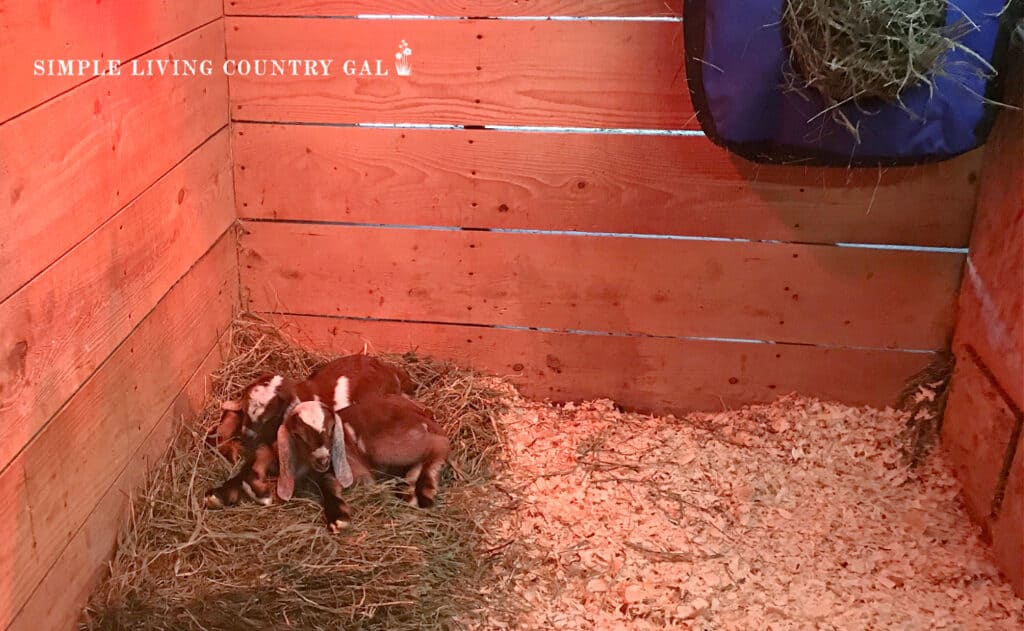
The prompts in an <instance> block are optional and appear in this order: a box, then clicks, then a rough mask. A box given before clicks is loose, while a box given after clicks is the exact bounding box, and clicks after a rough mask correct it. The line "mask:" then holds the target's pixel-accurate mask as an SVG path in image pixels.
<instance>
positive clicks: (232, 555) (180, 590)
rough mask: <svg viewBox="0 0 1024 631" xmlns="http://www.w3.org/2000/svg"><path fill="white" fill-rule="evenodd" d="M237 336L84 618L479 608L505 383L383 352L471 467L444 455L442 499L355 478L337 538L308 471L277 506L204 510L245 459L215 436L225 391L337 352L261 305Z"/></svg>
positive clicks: (184, 619)
mask: <svg viewBox="0 0 1024 631" xmlns="http://www.w3.org/2000/svg"><path fill="white" fill-rule="evenodd" d="M232 346H233V349H234V352H233V354H232V356H231V358H230V359H229V360H228V361H227V362H226V364H225V365H224V366H223V367H222V368H221V369H220V370H219V371H218V373H217V374H216V375H214V377H213V387H212V390H213V392H212V396H211V400H210V402H209V405H208V406H207V409H206V410H205V412H204V413H203V414H202V416H201V417H200V418H199V419H197V420H196V422H195V423H194V424H193V425H191V426H189V427H187V428H186V429H185V431H184V433H183V436H181V437H180V439H179V440H178V441H176V443H175V445H174V446H173V447H172V449H171V450H170V452H169V454H168V455H167V459H166V460H167V461H166V464H165V465H163V466H161V467H159V468H157V470H156V471H155V473H154V475H153V477H152V479H151V480H149V481H148V482H147V484H146V487H145V489H144V492H143V493H142V495H141V496H140V497H137V498H135V499H134V500H133V507H132V516H131V521H130V523H129V524H128V525H127V526H126V528H125V530H124V532H122V533H121V534H120V536H119V539H118V548H117V552H116V554H115V558H114V560H113V561H112V563H111V568H110V569H111V575H110V577H109V578H108V579H107V580H106V581H105V582H104V583H103V584H102V585H101V586H100V588H99V589H98V590H97V591H96V592H95V594H94V595H93V598H92V600H91V602H90V604H89V606H88V608H87V609H86V611H85V612H84V614H83V617H82V619H81V621H80V625H79V628H80V629H90V630H92V629H125V630H129V629H131V630H133V631H134V630H167V631H171V630H173V631H180V630H184V629H208V630H211V631H212V630H215V629H216V630H234V629H239V630H241V629H260V630H266V629H303V630H306V629H310V630H313V629H331V630H336V629H339V628H346V629H387V630H400V629H410V630H411V629H443V628H449V627H450V624H449V622H450V620H451V619H452V618H453V616H454V615H455V613H457V612H461V611H463V610H466V609H467V608H470V607H471V606H475V605H476V600H473V602H472V603H467V602H466V600H467V599H476V598H477V597H476V595H475V591H474V588H475V587H477V586H478V585H479V584H481V582H482V581H483V580H484V576H485V574H486V570H487V569H488V568H487V565H488V562H489V560H488V559H487V558H486V557H481V556H479V555H478V554H476V553H475V550H477V549H478V548H479V547H480V541H481V537H482V531H481V530H480V529H479V528H478V527H477V519H478V517H479V515H480V514H481V513H483V512H485V511H486V510H487V507H488V506H489V505H490V503H491V501H490V498H489V497H488V493H489V490H488V484H489V480H490V479H491V477H492V476H493V475H494V474H495V471H496V470H497V467H498V466H500V462H499V455H500V437H499V435H498V434H497V426H496V425H495V419H496V418H497V416H498V414H499V412H500V411H501V410H502V406H503V405H504V403H503V401H502V400H501V398H500V397H499V395H498V394H497V393H496V392H495V391H493V390H492V389H491V388H490V387H489V385H488V384H489V383H490V382H492V381H494V380H492V379H488V378H485V377H482V376H480V375H478V374H476V373H474V372H472V371H468V370H463V369H459V368H456V367H455V366H452V365H449V364H446V363H442V362H435V361H432V360H430V359H426V358H420V357H417V356H416V355H414V354H408V355H403V356H386V359H389V360H391V361H393V362H395V363H397V364H400V365H402V366H403V367H404V368H406V370H408V371H409V373H410V375H411V376H412V378H413V380H414V381H415V382H416V383H417V385H418V392H417V398H418V399H419V400H421V401H423V402H424V403H426V404H427V405H429V406H430V407H431V409H432V410H433V411H434V412H435V414H436V416H437V418H438V420H439V422H441V423H442V424H443V425H444V427H445V429H446V431H447V432H448V434H449V437H450V439H451V442H452V448H453V454H452V460H453V461H454V463H455V464H456V466H457V467H458V470H459V472H460V474H461V475H460V476H458V477H455V476H453V473H452V472H451V470H450V469H447V468H446V473H445V474H444V477H443V480H442V484H441V492H440V495H439V500H440V503H439V505H438V507H437V508H435V509H432V510H419V509H415V508H412V507H410V506H408V505H406V504H403V503H402V502H400V501H399V500H398V499H396V498H395V497H394V493H393V489H391V488H388V486H387V485H377V486H362V487H355V488H352V489H349V490H348V491H346V496H345V497H346V500H347V501H348V503H349V505H350V507H351V508H352V511H353V525H352V527H351V528H350V529H349V530H347V531H346V532H345V533H343V534H340V535H332V534H331V533H330V532H328V530H327V527H326V524H325V522H324V521H323V514H322V508H321V504H320V498H319V494H318V492H317V490H316V488H315V486H313V485H311V484H307V485H306V486H305V488H304V489H303V488H297V489H296V491H297V495H296V498H295V499H293V500H292V501H290V502H287V503H284V504H276V505H274V506H272V507H269V508H264V507H260V506H257V505H255V504H254V503H252V502H243V503H242V504H240V505H239V506H237V507H232V508H230V509H226V510H206V509H204V508H202V504H203V494H204V493H205V491H206V490H207V489H209V488H212V487H214V486H217V485H220V484H222V483H223V482H224V481H225V480H226V479H227V478H228V477H230V475H231V474H232V473H233V471H234V470H235V468H234V467H233V466H232V465H231V464H230V463H228V462H227V461H226V460H225V459H224V458H222V457H221V456H220V455H219V454H218V453H217V452H216V450H215V449H213V448H211V447H209V446H207V445H206V444H205V440H204V439H205V436H206V434H207V432H208V431H209V430H210V429H211V428H213V427H215V425H216V424H217V423H218V421H219V419H220V402H221V401H223V400H225V399H229V398H232V397H234V396H237V394H238V392H239V391H240V390H241V389H242V388H244V387H245V386H246V385H247V384H249V383H250V382H251V381H252V380H254V379H255V378H256V377H257V376H258V375H259V374H261V373H263V372H266V371H270V372H282V373H284V374H287V375H291V376H293V377H296V378H302V377H303V376H304V375H306V374H308V373H309V372H310V371H311V370H312V368H313V367H315V366H316V365H318V364H320V363H321V362H322V361H325V360H327V359H329V357H328V356H325V355H320V354H316V353H310V352H306V351H303V350H300V349H299V348H298V347H297V346H296V345H294V344H292V343H291V342H290V341H289V340H288V339H286V338H285V337H284V336H282V335H281V333H280V332H278V331H277V330H276V329H275V328H274V327H273V326H271V325H269V324H267V323H265V322H263V321H261V320H259V319H257V318H254V317H245V318H242V319H240V320H239V321H238V322H237V323H236V324H235V326H234V327H233V331H232ZM360 350H362V349H353V351H360Z"/></svg>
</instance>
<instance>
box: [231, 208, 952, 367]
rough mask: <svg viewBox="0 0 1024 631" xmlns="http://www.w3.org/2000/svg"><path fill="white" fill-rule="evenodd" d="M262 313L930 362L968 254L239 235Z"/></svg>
mask: <svg viewBox="0 0 1024 631" xmlns="http://www.w3.org/2000/svg"><path fill="white" fill-rule="evenodd" d="M244 226H245V229H246V232H247V233H248V234H246V235H245V236H244V237H243V238H242V250H241V258H240V264H241V273H242V279H243V284H244V286H245V288H246V290H247V291H248V293H249V296H250V298H251V304H252V307H253V308H254V309H255V310H258V311H276V312H285V313H297V314H305V315H342V316H357V317H372V318H382V319H397V320H418V321H430V322H449V323H473V324H488V325H513V326H530V327H548V328H553V329H558V330H562V329H565V330H587V331H607V332H618V333H642V334H649V335H664V336H673V337H676V336H686V337H716V338H743V339H757V340H774V341H782V342H799V343H809V344H825V345H836V346H865V347H875V348H912V349H937V348H942V347H945V346H946V345H947V344H948V338H949V336H950V333H951V330H952V316H953V308H954V303H955V297H956V290H957V287H958V285H959V282H960V269H961V266H962V263H963V255H959V254H951V253H941V252H909V251H895V250H869V249H861V248H837V247H831V246H816V245H798V244H770V243H749V242H717V241H681V240H663V239H638V238H618V237H616V238H611V237H592V236H569V235H558V234H546V235H539V234H525V233H500V232H481V231H466V230H461V231H460V230H443V231H441V230H413V229H392V228H369V227H353V226H339V225H323V224H293V223H283V222H245V223H244Z"/></svg>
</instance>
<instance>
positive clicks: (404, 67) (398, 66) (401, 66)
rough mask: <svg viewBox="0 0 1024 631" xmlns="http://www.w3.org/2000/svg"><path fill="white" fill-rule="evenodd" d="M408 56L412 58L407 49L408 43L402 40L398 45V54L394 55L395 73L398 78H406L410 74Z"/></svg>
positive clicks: (410, 51) (409, 49)
mask: <svg viewBox="0 0 1024 631" xmlns="http://www.w3.org/2000/svg"><path fill="white" fill-rule="evenodd" d="M410 56H412V49H411V48H409V42H407V41H405V40H404V39H403V40H402V42H401V43H400V44H399V45H398V52H397V53H395V72H397V73H398V76H400V77H408V76H409V75H411V74H412V61H410V60H409V57H410Z"/></svg>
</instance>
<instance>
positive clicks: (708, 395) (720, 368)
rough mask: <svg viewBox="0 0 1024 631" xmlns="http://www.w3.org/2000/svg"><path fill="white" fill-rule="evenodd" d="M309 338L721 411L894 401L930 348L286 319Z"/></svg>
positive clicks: (631, 402)
mask: <svg viewBox="0 0 1024 631" xmlns="http://www.w3.org/2000/svg"><path fill="white" fill-rule="evenodd" d="M271 319H272V320H274V321H276V322H280V323H281V324H282V326H284V327H286V328H285V330H286V331H288V333H289V334H291V335H293V336H294V337H295V338H296V339H297V340H298V341H299V342H300V343H302V344H305V345H308V346H310V347H312V348H320V349H326V350H330V351H332V352H353V351H357V350H360V349H362V348H363V345H364V344H366V345H368V347H369V348H370V349H372V350H373V351H374V352H405V351H408V350H413V349H415V350H417V351H418V352H420V353H423V354H427V355H434V356H437V357H442V358H445V359H449V360H454V361H457V362H459V363H462V364H466V365H469V366H472V367H474V368H476V369H478V370H484V371H488V372H492V373H495V374H498V375H503V376H506V377H509V378H510V379H511V380H512V381H513V382H515V383H516V384H517V385H518V386H519V387H520V388H521V390H522V392H523V393H524V394H525V395H526V396H530V397H535V398H550V399H552V400H554V401H575V400H581V399H594V398H610V399H614V400H615V401H616V402H618V403H619V404H620V405H623V406H625V407H627V408H629V409H635V410H641V411H650V412H655V413H660V414H663V413H676V414H679V413H683V412H687V411H692V410H721V409H722V408H723V407H730V408H732V407H738V406H741V405H745V404H747V403H757V402H765V401H771V400H773V399H774V398H776V397H778V396H780V395H783V394H786V393H789V392H798V393H801V394H804V395H808V396H817V397H822V398H826V399H835V400H839V401H844V402H847V403H851V404H855V405H860V404H869V405H878V406H884V405H891V404H892V403H893V400H894V399H895V397H896V395H897V393H898V392H899V390H900V388H901V387H902V384H903V381H904V379H906V378H907V377H908V376H910V375H911V374H913V373H914V371H916V370H919V369H920V368H922V367H924V366H925V365H926V364H927V363H928V361H929V360H930V359H931V355H930V354H928V353H901V352H896V351H868V350H854V349H824V348H816V347H812V346H792V345H787V344H740V343H729V342H710V341H691V340H672V339H657V338H644V337H620V336H607V335H572V334H559V333H544V332H539V331H515V330H508V329H496V328H489V327H470V326H454V325H438V324H413V323H395V322H380V321H376V322H375V321H357V320H346V319H338V318H326V317H305V316H276V317H272V318H271Z"/></svg>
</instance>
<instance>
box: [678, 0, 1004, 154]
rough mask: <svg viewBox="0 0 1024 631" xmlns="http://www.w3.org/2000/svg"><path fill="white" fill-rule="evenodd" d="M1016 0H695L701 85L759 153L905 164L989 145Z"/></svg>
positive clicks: (696, 84) (690, 70) (693, 84)
mask: <svg viewBox="0 0 1024 631" xmlns="http://www.w3.org/2000/svg"><path fill="white" fill-rule="evenodd" d="M1022 4H1024V3H1020V2H1013V3H1007V0H959V1H958V2H956V3H953V2H948V1H946V0H762V1H761V2H747V1H746V0H714V1H709V0H686V3H685V12H686V13H685V18H686V19H685V20H684V21H683V27H684V29H685V39H684V42H685V50H686V73H687V83H688V85H689V88H690V94H691V98H692V101H693V104H694V109H695V110H696V112H697V119H698V120H699V122H700V125H701V128H702V129H703V130H704V132H705V134H706V135H707V137H708V138H709V139H710V140H711V141H712V142H714V143H716V144H718V145H720V146H722V147H724V148H726V149H728V150H730V151H732V152H734V153H737V154H739V155H741V156H743V157H745V158H747V159H749V160H753V161H755V162H769V163H777V164H778V163H782V164H790V163H800V164H801V165H804V166H807V165H824V166H843V167H857V166H872V167H875V166H898V165H909V164H922V163H926V162H934V161H939V160H946V159H949V158H952V157H954V156H957V155H960V154H962V153H964V152H967V151H970V150H972V149H975V148H977V147H979V146H981V145H982V144H984V142H985V139H986V137H987V135H988V133H989V130H990V129H991V124H992V120H993V117H994V115H995V111H996V108H997V107H998V103H999V101H1000V99H1001V96H1002V91H1003V85H1002V79H1001V76H1000V73H999V71H1000V69H1001V68H1003V67H1004V66H1005V60H1006V58H1007V57H1008V54H1007V49H1008V47H1007V44H1008V41H1009V34H1010V31H1011V29H1012V28H1013V26H1014V25H1015V24H1016V17H1017V16H1018V15H1020V13H1021V11H1022Z"/></svg>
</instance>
